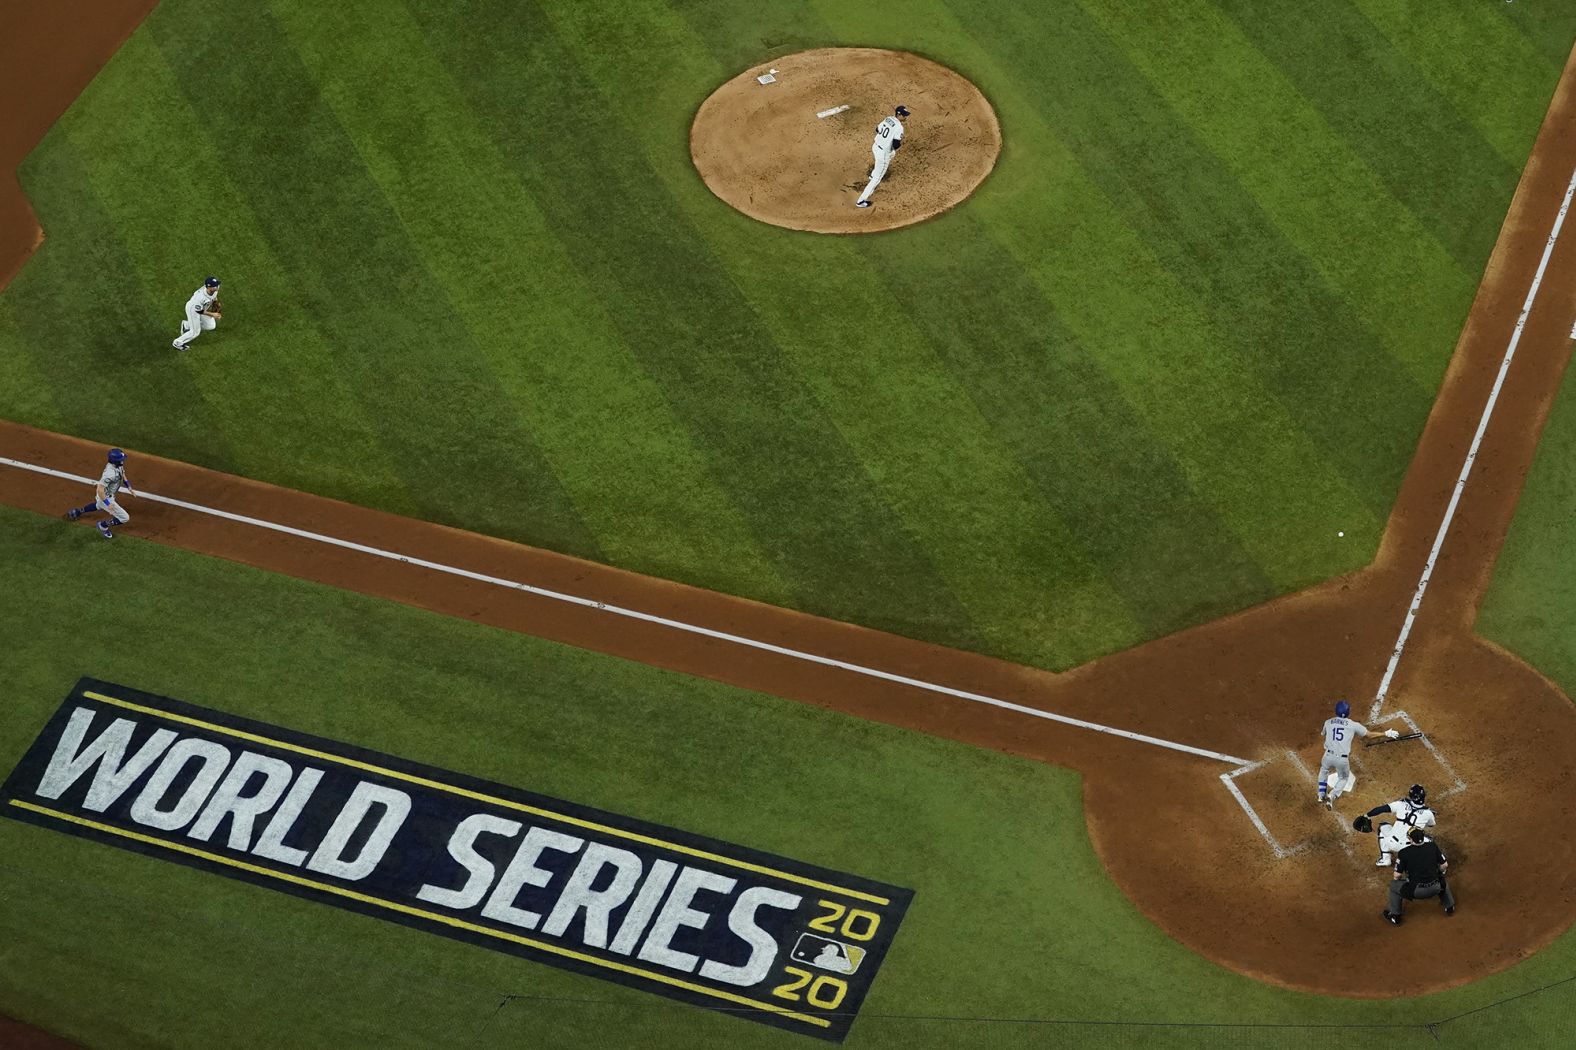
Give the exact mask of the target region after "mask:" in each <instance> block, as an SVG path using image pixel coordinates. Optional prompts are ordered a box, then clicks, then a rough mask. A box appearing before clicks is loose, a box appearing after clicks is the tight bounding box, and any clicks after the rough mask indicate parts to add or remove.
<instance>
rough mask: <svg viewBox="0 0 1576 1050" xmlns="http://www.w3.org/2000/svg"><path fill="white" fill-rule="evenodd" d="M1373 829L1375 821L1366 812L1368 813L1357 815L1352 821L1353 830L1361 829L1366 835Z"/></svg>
mask: <svg viewBox="0 0 1576 1050" xmlns="http://www.w3.org/2000/svg"><path fill="white" fill-rule="evenodd" d="M1373 829H1374V822H1373V821H1371V820H1369V819H1368V814H1366V813H1364V814H1362V815H1361V816H1359V817H1357V818H1356V819H1354V820H1353V821H1352V830H1353V831H1361V832H1362V833H1363V834H1365V835H1366V834H1368V832H1370V831H1372V830H1373Z"/></svg>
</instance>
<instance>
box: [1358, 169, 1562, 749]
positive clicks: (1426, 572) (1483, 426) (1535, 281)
mask: <svg viewBox="0 0 1576 1050" xmlns="http://www.w3.org/2000/svg"><path fill="white" fill-rule="evenodd" d="M1572 194H1576V171H1573V172H1571V181H1570V183H1569V184H1568V185H1567V186H1566V187H1565V199H1564V200H1563V201H1561V202H1560V210H1559V214H1558V215H1556V216H1555V217H1554V226H1553V228H1552V229H1550V230H1549V239H1548V241H1547V242H1546V243H1545V244H1544V245H1543V258H1542V259H1540V260H1539V261H1538V270H1537V273H1535V274H1534V275H1533V277H1532V287H1530V288H1528V289H1527V298H1526V300H1525V301H1524V302H1523V303H1522V304H1521V316H1519V317H1518V318H1516V328H1515V331H1513V332H1512V333H1511V335H1510V344H1509V345H1508V346H1507V347H1506V348H1505V357H1504V359H1503V360H1502V361H1500V364H1499V375H1498V376H1497V377H1496V378H1495V379H1494V389H1493V390H1492V391H1490V393H1489V395H1488V404H1487V405H1485V406H1483V418H1482V419H1480V420H1478V427H1477V433H1476V434H1474V435H1473V436H1472V446H1471V447H1470V448H1469V449H1467V458H1466V462H1464V463H1462V464H1461V474H1460V476H1459V477H1457V478H1456V487H1455V489H1454V491H1452V492H1451V494H1450V503H1449V505H1448V506H1446V507H1445V517H1444V520H1443V521H1441V522H1440V523H1439V532H1438V533H1436V534H1435V536H1434V548H1433V550H1431V551H1429V552H1428V561H1427V563H1426V564H1425V565H1424V566H1423V575H1422V578H1421V579H1419V580H1418V581H1417V591H1416V592H1415V593H1414V594H1413V595H1412V604H1411V605H1410V606H1409V607H1408V608H1407V610H1406V619H1405V620H1403V621H1402V623H1401V634H1400V635H1399V637H1397V638H1396V640H1395V648H1394V649H1392V650H1391V652H1390V662H1389V664H1388V665H1386V667H1385V669H1384V678H1382V679H1381V680H1380V682H1379V691H1378V692H1377V693H1376V694H1375V695H1374V704H1373V707H1372V709H1370V710H1369V712H1368V721H1370V722H1372V721H1374V720H1375V719H1377V718H1378V717H1379V712H1380V711H1381V710H1383V709H1384V701H1385V696H1386V695H1387V694H1388V693H1389V692H1390V682H1391V680H1392V679H1394V678H1395V669H1396V667H1397V666H1398V665H1399V664H1400V663H1401V653H1402V651H1404V650H1405V649H1406V640H1407V637H1408V636H1409V635H1411V633H1412V624H1413V623H1414V622H1415V621H1416V620H1417V610H1418V609H1419V608H1420V607H1421V606H1422V604H1423V593H1424V592H1425V591H1427V590H1428V581H1429V579H1430V577H1432V576H1433V574H1434V562H1436V561H1437V560H1438V559H1439V551H1440V549H1441V548H1443V547H1444V545H1445V533H1447V532H1448V531H1449V530H1450V522H1451V520H1452V519H1453V518H1455V516H1456V507H1457V506H1458V505H1459V504H1460V502H1461V493H1462V492H1463V491H1465V490H1466V487H1467V476H1468V475H1470V474H1471V473H1472V464H1473V463H1474V462H1475V461H1476V460H1477V454H1478V448H1479V447H1480V446H1481V445H1482V444H1483V434H1484V432H1485V431H1487V430H1488V420H1489V417H1490V416H1492V415H1493V414H1494V405H1495V404H1496V403H1497V402H1498V401H1499V392H1500V389H1501V388H1502V387H1503V386H1504V385H1505V376H1506V375H1508V374H1509V373H1510V362H1511V361H1512V359H1514V358H1515V356H1516V347H1517V345H1518V344H1520V342H1521V333H1522V330H1523V329H1524V328H1525V327H1526V325H1527V317H1528V316H1529V315H1530V314H1531V313H1532V304H1533V301H1534V300H1536V299H1537V297H1538V287H1539V286H1540V285H1542V284H1543V274H1544V271H1545V270H1547V269H1548V267H1549V258H1550V257H1551V256H1552V255H1553V254H1554V244H1555V242H1556V241H1558V240H1559V239H1560V228H1561V227H1563V226H1564V225H1565V213H1566V212H1568V211H1570V207H1571V196H1572Z"/></svg>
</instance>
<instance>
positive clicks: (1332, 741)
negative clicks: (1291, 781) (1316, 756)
mask: <svg viewBox="0 0 1576 1050" xmlns="http://www.w3.org/2000/svg"><path fill="white" fill-rule="evenodd" d="M1351 713H1352V705H1351V704H1348V703H1347V702H1346V701H1345V700H1340V701H1337V702H1336V704H1335V717H1334V718H1327V719H1325V721H1324V732H1323V740H1324V759H1323V760H1322V761H1321V762H1320V763H1319V802H1320V803H1321V804H1322V805H1323V806H1324V808H1325V809H1333V808H1334V807H1335V800H1336V799H1338V798H1340V797H1341V795H1342V794H1344V793H1345V792H1348V791H1350V790H1351V789H1352V788H1353V787H1355V786H1356V785H1357V774H1356V773H1353V772H1352V766H1351V757H1352V745H1353V744H1354V743H1356V742H1357V738H1358V737H1360V736H1367V735H1368V727H1367V726H1365V725H1363V724H1362V723H1361V722H1353V721H1352V720H1351V719H1350V718H1348V717H1346V716H1347V715H1349V714H1351ZM1384 735H1385V736H1387V737H1389V738H1390V739H1391V740H1394V739H1395V738H1396V737H1398V736H1400V735H1401V734H1400V733H1399V732H1397V731H1396V730H1394V729H1386V730H1385V731H1384ZM1332 773H1333V774H1334V776H1331V774H1332Z"/></svg>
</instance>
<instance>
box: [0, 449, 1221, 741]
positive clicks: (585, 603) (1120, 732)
mask: <svg viewBox="0 0 1576 1050" xmlns="http://www.w3.org/2000/svg"><path fill="white" fill-rule="evenodd" d="M0 464H5V465H6V466H11V467H16V468H18V469H20V470H28V471H32V472H33V473H35V474H47V475H49V476H50V477H54V478H63V479H65V480H67V481H75V482H78V483H79V484H83V485H93V484H96V479H93V478H85V477H82V476H80V475H77V474H68V473H66V472H65V471H62V470H53V469H51V468H49V467H41V466H38V465H36V464H33V463H24V462H21V461H20V460H15V459H7V458H5V457H4V456H0ZM134 495H136V496H137V497H138V498H139V499H145V500H151V501H153V502H154V503H167V504H169V505H170V506H172V507H180V508H181V509H183V510H189V511H193V512H195V513H197V514H209V515H212V516H213V517H216V518H224V519H225V520H227V521H234V522H239V523H240V524H243V525H252V526H255V527H257V528H260V529H268V530H270V531H273V532H282V533H285V534H286V535H290V536H296V537H298V538H300V539H305V540H312V541H314V542H317V543H326V544H328V545H329V546H333V547H341V548H343V549H345V550H351V551H356V552H357V553H360V554H370V555H372V556H374V557H378V558H387V559H389V560H390V561H397V562H401V563H403V564H405V565H415V566H418V567H420V568H423V569H431V570H432V571H433V572H442V573H447V574H449V575H451V576H463V577H464V578H466V579H468V580H476V581H477V582H479V583H487V584H491V585H493V586H495V587H504V588H508V589H509V590H515V591H524V592H525V593H527V594H534V595H536V596H537V597H540V598H550V599H552V600H553V601H560V602H568V603H569V604H571V605H578V606H581V607H582V608H586V609H595V610H597V611H598V612H605V613H611V614H613V615H614V616H623V617H627V618H629V619H631V620H641V621H643V622H645V623H654V624H660V625H662V626H663V627H670V628H672V629H673V630H676V631H685V632H687V633H689V634H698V635H702V636H704V637H707V638H713V639H716V640H717V641H721V642H730V643H732V644H734V645H740V646H744V647H746V648H749V649H758V650H761V651H763V652H768V653H775V654H777V655H779V656H787V657H791V658H793V659H795V660H804V661H805V662H807V663H813V664H820V665H821V666H823V667H835V668H837V669H838V670H840V671H848V672H850V673H852V674H857V675H864V676H865V677H867V678H879V679H881V680H882V681H886V682H894V683H896V684H898V685H906V686H910V687H912V688H914V689H922V690H925V691H927V692H931V693H939V694H941V695H943V696H950V697H954V698H956V699H958V700H968V701H970V702H971V703H976V704H984V705H986V706H989V707H997V708H1001V709H1002V710H1004V711H1013V712H1016V713H1017V714H1020V715H1028V716H1029V717H1031V718H1041V719H1044V720H1046V721H1048V722H1059V723H1061V724H1062V725H1069V726H1076V727H1077V728H1079V729H1088V730H1091V731H1093V732H1096V733H1106V734H1108V735H1110V736H1117V737H1121V738H1122V739H1124V740H1133V741H1136V742H1138V743H1141V744H1150V745H1153V746H1154V747H1163V748H1166V749H1168V750H1171V751H1181V752H1184V753H1186V754H1189V755H1198V756H1199V757H1201V758H1212V759H1214V760H1215V761H1217V762H1229V763H1230V764H1232V765H1234V766H1240V765H1245V764H1246V763H1247V759H1243V758H1237V757H1236V756H1234V755H1227V754H1222V753H1221V752H1219V751H1209V750H1206V749H1204V748H1201V747H1193V746H1192V745H1190V744H1179V743H1177V742H1176V741H1173V740H1162V739H1160V738H1159V737H1153V736H1146V735H1144V734H1143V733H1134V732H1131V731H1130V730H1126V729H1117V728H1115V727H1113V726H1106V725H1101V724H1099V723H1098V722H1086V721H1084V720H1083V719H1081V718H1070V717H1068V716H1067V715H1058V714H1055V713H1053V712H1051V711H1042V710H1040V709H1039V708H1036V707H1028V706H1026V705H1024V704H1015V703H1012V702H1011V701H1009V700H998V699H996V698H995V697H992V696H985V695H984V694H982V693H971V692H969V691H968V690H965V689H953V688H952V687H951V686H945V685H937V684H935V683H933V682H925V681H921V680H920V679H918V678H910V677H908V676H907V675H900V674H893V673H892V672H890V671H882V670H878V669H876V668H874V667H865V666H863V665H861V664H854V663H848V662H847V661H844V660H834V659H832V658H831V657H829V656H820V655H817V654H815V653H807V652H803V651H801V650H798V649H789V648H787V647H786V646H781V645H773V644H771V643H770V642H762V641H757V640H756V639H754V638H746V637H744V636H742V635H737V634H729V633H728V632H726V631H715V630H712V629H711V628H709V627H701V626H698V625H696V624H691V623H684V622H683V621H681V620H669V619H667V618H666V617H662V616H654V615H652V614H651V613H643V612H639V611H638V610H635V609H625V608H622V607H620V606H617V605H608V604H607V603H606V602H599V601H595V600H594V599H591V598H581V597H579V596H577V595H573V594H564V593H562V592H559V591H550V590H548V589H546V588H545V587H536V586H533V585H532V584H529V583H519V582H517V581H515V580H505V579H501V578H499V577H497V576H488V575H486V574H485V573H480V572H472V571H470V570H469V569H460V568H456V567H454V566H452V565H443V564H440V563H438V562H435V561H428V560H426V559H425V558H416V557H412V556H410V555H407V554H399V553H396V552H394V551H386V550H381V549H380V548H377V547H368V546H366V545H365V544H361V543H354V542H352V541H350V540H341V539H336V538H335V537H333V536H325V535H323V534H321V533H317V532H308V531H307V530H305V529H297V528H294V527H292V526H289V525H280V524H278V523H276V522H272V521H264V520H262V519H261V518H249V517H247V516H246V515H244V514H234V513H231V512H230V511H227V510H216V509H215V508H213V507H204V506H200V505H198V504H196V503H188V502H186V501H185V500H180V499H175V498H173V497H170V496H160V495H156V494H155V493H152V492H144V491H143V490H142V489H136V490H135V492H134Z"/></svg>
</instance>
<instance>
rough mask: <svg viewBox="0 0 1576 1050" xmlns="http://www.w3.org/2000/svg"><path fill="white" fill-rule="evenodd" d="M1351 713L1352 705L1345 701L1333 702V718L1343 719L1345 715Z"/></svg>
mask: <svg viewBox="0 0 1576 1050" xmlns="http://www.w3.org/2000/svg"><path fill="white" fill-rule="evenodd" d="M1351 713H1352V705H1351V704H1348V703H1347V702H1346V701H1345V700H1337V701H1336V702H1335V717H1336V718H1345V717H1346V716H1347V715H1349V714H1351Z"/></svg>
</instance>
